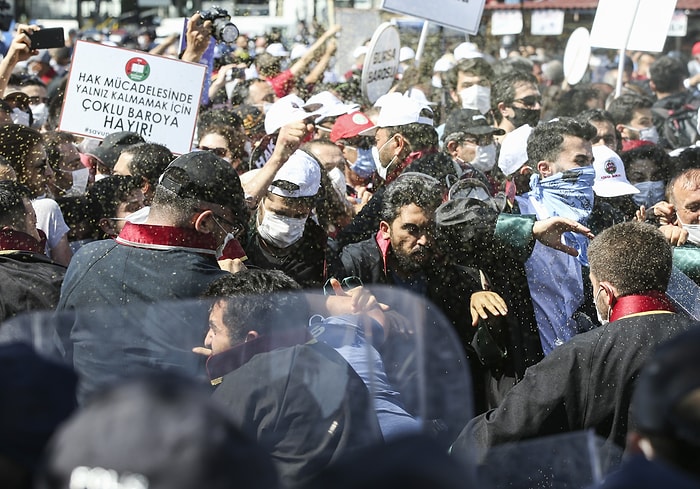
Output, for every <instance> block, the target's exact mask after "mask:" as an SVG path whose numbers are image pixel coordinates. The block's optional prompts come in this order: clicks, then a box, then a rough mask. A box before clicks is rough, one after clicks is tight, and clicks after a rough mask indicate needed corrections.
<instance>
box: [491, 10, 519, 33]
mask: <svg viewBox="0 0 700 489" xmlns="http://www.w3.org/2000/svg"><path fill="white" fill-rule="evenodd" d="M522 31H523V13H522V12H521V11H519V10H503V11H495V12H494V13H493V14H491V35H492V36H508V35H515V34H520V33H521V32H522Z"/></svg>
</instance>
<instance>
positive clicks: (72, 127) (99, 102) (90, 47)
mask: <svg viewBox="0 0 700 489" xmlns="http://www.w3.org/2000/svg"><path fill="white" fill-rule="evenodd" d="M205 72H206V67H205V66H204V65H200V64H195V63H187V62H184V61H179V60H176V59H170V58H164V57H160V56H152V55H148V54H146V53H143V52H141V51H132V50H130V49H122V48H115V47H111V46H104V45H101V44H97V43H91V42H85V41H78V43H77V44H76V46H75V51H74V54H73V61H72V63H71V69H70V74H69V77H68V84H67V86H66V94H65V99H64V102H63V109H62V112H61V120H60V122H59V130H61V131H67V132H72V133H75V134H79V135H81V136H87V137H92V138H97V139H102V138H104V137H105V136H106V135H107V134H110V133H113V132H118V131H131V132H136V133H139V134H141V135H142V136H143V137H144V139H146V140H147V141H151V142H155V143H160V144H163V145H165V146H167V147H168V148H169V149H170V151H172V152H173V153H176V154H182V153H187V152H189V151H190V149H191V147H192V138H193V136H194V129H195V124H196V121H197V110H198V108H199V98H200V95H201V92H202V86H203V82H204V76H205Z"/></svg>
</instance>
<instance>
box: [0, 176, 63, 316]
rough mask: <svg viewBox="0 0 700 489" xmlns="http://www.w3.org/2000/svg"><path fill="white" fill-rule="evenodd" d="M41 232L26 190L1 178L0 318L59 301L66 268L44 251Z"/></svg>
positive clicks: (53, 304)
mask: <svg viewBox="0 0 700 489" xmlns="http://www.w3.org/2000/svg"><path fill="white" fill-rule="evenodd" d="M41 234H43V233H41ZM41 234H40V233H39V232H38V230H37V229H36V215H35V214H34V208H33V207H32V204H31V202H30V201H29V190H28V189H27V188H26V187H24V186H23V185H20V184H18V183H16V182H13V181H10V180H4V181H0V251H1V253H0V283H2V294H1V296H0V321H2V320H5V319H7V318H10V317H12V316H15V315H17V314H19V313H21V312H25V311H33V310H40V309H53V308H54V307H56V304H57V303H58V297H59V293H60V290H61V282H62V281H63V275H64V274H65V271H66V269H65V267H63V266H61V265H59V264H57V263H54V262H52V261H51V260H49V258H48V257H47V256H46V255H45V254H44V245H45V240H46V236H43V242H42V236H41Z"/></svg>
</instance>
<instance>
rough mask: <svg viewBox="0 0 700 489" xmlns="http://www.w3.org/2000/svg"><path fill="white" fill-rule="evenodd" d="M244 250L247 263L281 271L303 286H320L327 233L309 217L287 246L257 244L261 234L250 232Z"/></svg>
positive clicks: (321, 283)
mask: <svg viewBox="0 0 700 489" xmlns="http://www.w3.org/2000/svg"><path fill="white" fill-rule="evenodd" d="M245 251H246V255H247V256H248V260H247V261H246V265H254V266H256V267H259V268H262V269H265V270H281V271H283V272H284V273H286V274H287V275H289V276H290V277H292V278H293V279H294V280H296V281H297V282H299V284H300V285H301V286H302V287H306V288H318V287H321V286H322V285H323V277H324V272H325V267H324V264H325V254H326V233H325V231H324V230H323V228H321V226H319V225H318V224H316V223H315V222H314V221H313V220H312V219H308V220H307V221H306V226H305V227H304V234H303V235H302V237H301V239H300V240H299V241H297V242H296V243H294V244H293V245H292V246H290V247H288V248H284V249H275V248H273V247H270V246H265V245H264V244H261V243H260V236H258V234H257V233H255V232H253V233H252V235H251V238H250V240H249V241H248V245H247V246H246V247H245Z"/></svg>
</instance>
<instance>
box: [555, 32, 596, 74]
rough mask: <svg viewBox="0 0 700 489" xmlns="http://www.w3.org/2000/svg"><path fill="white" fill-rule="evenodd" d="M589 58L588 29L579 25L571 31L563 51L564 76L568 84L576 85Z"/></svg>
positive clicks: (586, 68)
mask: <svg viewBox="0 0 700 489" xmlns="http://www.w3.org/2000/svg"><path fill="white" fill-rule="evenodd" d="M590 58H591V42H590V36H589V34H588V29H586V28H585V27H579V28H577V29H576V30H575V31H574V32H572V33H571V36H570V37H569V41H568V42H567V43H566V50H565V51H564V61H563V62H562V65H563V67H564V76H565V77H566V82H567V83H568V84H569V85H576V84H577V83H578V82H580V81H581V79H582V78H583V75H585V74H586V71H587V70H588V62H589V60H590Z"/></svg>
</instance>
